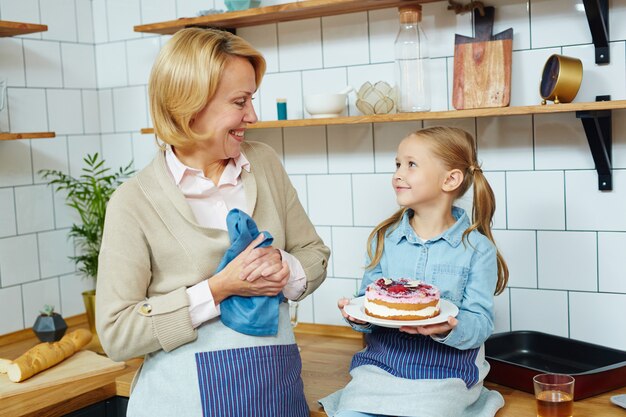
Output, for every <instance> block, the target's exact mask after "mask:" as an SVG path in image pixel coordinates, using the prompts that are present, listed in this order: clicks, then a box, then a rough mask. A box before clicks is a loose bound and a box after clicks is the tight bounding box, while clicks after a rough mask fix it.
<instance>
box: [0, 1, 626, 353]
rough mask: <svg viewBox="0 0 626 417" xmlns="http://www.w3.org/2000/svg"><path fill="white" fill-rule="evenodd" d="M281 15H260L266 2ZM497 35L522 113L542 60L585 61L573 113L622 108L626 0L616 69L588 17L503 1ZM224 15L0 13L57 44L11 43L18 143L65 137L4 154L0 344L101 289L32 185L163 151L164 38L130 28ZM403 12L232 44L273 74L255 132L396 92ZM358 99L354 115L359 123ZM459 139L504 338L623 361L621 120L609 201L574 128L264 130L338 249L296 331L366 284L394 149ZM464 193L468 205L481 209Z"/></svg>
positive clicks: (9, 9) (84, 9)
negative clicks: (489, 199)
mask: <svg viewBox="0 0 626 417" xmlns="http://www.w3.org/2000/svg"><path fill="white" fill-rule="evenodd" d="M286 2H287V0H263V4H264V5H270V4H279V3H286ZM493 5H494V6H495V7H496V22H495V25H494V33H497V32H500V31H503V30H506V29H508V28H509V27H512V28H513V30H514V42H513V49H514V52H513V67H512V91H511V105H533V104H538V103H539V102H540V97H539V94H538V83H539V79H540V76H541V70H542V68H543V64H544V62H545V60H546V59H547V57H548V56H549V55H551V54H554V53H562V54H565V55H571V56H575V57H578V58H579V59H581V60H582V62H583V65H584V69H585V72H584V78H583V83H582V86H581V89H580V92H579V94H578V96H577V98H576V101H593V100H595V97H596V96H597V95H606V94H610V95H611V97H612V99H615V100H623V99H626V26H624V25H622V24H621V22H622V21H624V19H626V0H613V1H611V2H610V42H611V43H610V53H611V63H610V64H608V65H596V64H595V61H594V51H593V47H592V45H591V36H590V32H589V28H588V25H587V21H586V18H585V15H584V12H582V11H581V6H582V2H581V1H580V0H577V1H575V2H573V1H569V0H550V1H548V0H530V1H527V0H496V1H495V2H494V3H493ZM446 8H447V3H446V2H444V1H439V2H433V3H427V4H424V5H423V27H424V30H425V32H426V33H427V36H428V41H429V47H430V55H431V57H433V58H435V59H433V62H432V67H431V70H432V74H431V79H430V84H431V87H432V93H433V94H432V108H433V110H451V109H452V106H451V94H452V89H451V85H452V79H453V54H454V35H455V34H456V33H458V34H461V35H467V36H469V35H472V18H471V15H470V14H463V15H455V14H454V13H452V12H450V11H448V10H446ZM201 9H205V10H206V9H221V10H225V9H226V7H225V5H224V2H223V0H159V1H149V0H21V1H14V0H0V19H3V20H16V21H24V22H32V23H44V24H47V25H48V26H49V30H48V32H43V33H35V34H30V35H24V36H18V37H13V38H3V39H0V77H6V78H7V81H8V86H9V88H8V111H4V112H3V113H1V114H0V126H7V125H8V127H9V128H10V129H11V130H12V131H48V130H54V131H56V133H57V137H56V138H54V139H36V140H19V141H2V142H0V316H1V317H2V320H0V334H5V333H9V332H13V331H16V330H21V329H23V328H26V327H30V326H32V322H33V321H34V317H35V315H36V314H37V312H38V310H39V309H40V308H41V307H42V306H43V304H44V303H52V304H55V305H56V307H57V309H58V310H59V311H60V312H61V313H63V314H64V315H66V316H67V315H74V314H79V313H81V312H82V311H83V306H82V300H81V299H80V292H82V291H83V290H85V289H90V288H92V287H93V282H91V281H90V280H85V279H83V278H82V277H81V276H80V274H78V273H77V272H76V271H75V267H74V265H73V263H72V261H71V260H68V259H67V255H70V254H73V253H74V251H75V249H74V247H73V242H72V241H71V240H68V239H67V232H68V230H69V228H70V227H71V225H72V223H73V222H76V221H78V219H77V218H76V215H75V214H74V213H73V212H72V210H71V209H69V208H68V207H66V206H65V204H64V199H63V194H62V193H54V191H53V189H52V188H51V187H49V186H47V185H45V183H44V181H43V180H42V179H41V178H40V176H39V174H38V173H37V172H38V171H39V170H40V169H58V170H61V171H63V172H69V173H71V174H72V175H79V174H80V170H81V167H82V166H83V158H84V156H85V155H86V154H87V153H94V152H100V153H102V154H103V155H104V156H105V158H106V159H107V165H108V166H112V167H118V166H120V165H125V164H127V163H128V162H129V161H131V160H133V161H134V167H135V168H136V169H140V168H142V167H144V166H146V165H147V164H148V163H149V162H150V160H151V159H152V157H153V155H154V154H155V152H156V146H155V143H154V136H153V135H142V134H140V133H139V129H140V128H142V127H149V126H151V125H152V122H151V120H150V116H149V109H148V102H147V82H148V76H149V72H150V69H151V66H152V61H153V60H154V57H155V56H156V54H157V53H158V50H159V49H160V47H161V46H162V45H163V44H164V43H165V42H166V41H167V40H168V39H169V36H158V35H151V34H145V33H138V32H134V31H133V26H134V25H139V24H147V23H154V22H157V21H161V20H168V19H175V18H178V17H188V16H194V15H196V13H197V12H198V11H199V10H201ZM397 27H398V20H397V11H396V10H395V9H386V10H376V11H370V12H359V13H353V14H348V15H343V16H329V17H324V18H314V19H307V20H302V21H295V22H284V23H277V24H265V25H261V26H252V27H247V28H242V29H239V30H238V33H239V34H240V35H241V36H242V37H244V38H246V39H248V40H249V41H250V42H251V43H252V44H253V45H254V46H255V47H257V48H258V49H259V50H261V52H262V53H263V54H264V55H265V57H266V59H267V64H268V66H267V73H266V76H265V78H264V80H263V83H262V85H261V86H260V88H259V92H258V94H257V95H256V97H255V98H256V100H255V101H254V102H253V103H254V107H255V110H256V111H257V113H258V116H259V118H260V119H261V120H276V118H277V113H276V99H277V98H286V99H287V109H288V118H290V119H297V118H303V117H309V115H308V113H307V112H306V111H305V108H304V102H303V97H304V95H306V94H314V93H320V92H334V91H338V90H340V89H342V88H343V87H345V86H346V85H351V86H353V87H354V88H355V89H357V90H358V88H359V87H360V86H361V85H362V84H363V83H364V82H366V81H370V82H372V83H375V82H376V81H387V82H389V83H391V84H393V68H394V67H393V42H394V39H395V36H396V31H397ZM355 97H356V95H355V94H354V93H350V94H349V99H348V106H347V109H346V114H348V115H358V114H360V113H359V111H358V110H357V108H356V106H355ZM437 124H444V125H448V126H458V127H462V128H464V129H466V130H468V131H469V132H470V133H471V134H472V135H474V136H475V137H476V140H477V146H478V157H479V161H480V162H481V163H482V167H483V169H484V171H485V173H486V176H487V178H488V179H489V181H490V182H491V185H492V187H493V189H494V193H495V195H496V200H497V209H496V214H495V218H494V223H493V227H494V236H495V239H496V241H497V242H498V244H499V246H500V249H501V252H502V254H503V255H504V256H505V258H506V259H507V261H508V263H509V267H510V270H511V279H510V282H509V288H507V289H506V291H505V292H504V293H503V294H502V295H500V296H498V297H496V301H495V311H496V321H495V329H496V331H498V332H501V331H509V330H538V331H545V332H548V333H553V334H556V335H560V336H567V337H573V338H577V339H580V340H586V341H589V342H592V343H600V344H605V345H607V346H612V347H615V348H619V349H626V335H616V333H615V332H614V328H613V326H612V325H611V324H610V322H607V321H606V320H605V318H606V317H607V315H608V316H614V317H621V316H623V315H624V314H626V310H625V307H624V306H625V305H626V277H625V276H624V273H623V271H624V269H625V268H626V263H625V262H626V261H624V256H623V251H624V248H625V247H626V216H624V208H625V207H626V110H619V111H614V112H613V126H612V127H613V160H612V165H613V168H614V174H613V191H611V192H600V191H598V178H597V174H596V172H595V170H594V163H593V159H592V158H591V155H590V152H589V147H588V144H587V140H586V137H585V134H584V131H583V128H582V125H581V123H580V122H579V121H578V120H577V119H576V117H575V115H574V114H572V113H564V114H552V115H541V116H514V117H499V118H479V119H458V120H448V121H444V122H443V123H441V122H437V121H428V122H424V123H422V122H419V121H415V122H402V123H382V124H373V125H355V126H345V125H343V126H328V127H307V128H286V129H266V130H252V131H250V132H249V133H248V136H247V137H248V139H252V140H259V141H262V142H265V143H267V144H269V145H270V146H271V147H272V148H274V149H275V150H276V152H277V154H278V156H279V157H280V158H281V160H282V161H283V163H284V165H285V167H286V169H287V172H288V173H289V175H290V178H291V179H292V182H293V184H294V187H295V189H296V191H297V193H298V195H299V196H300V199H301V201H302V204H303V206H304V208H305V210H306V211H307V213H308V214H309V216H310V218H311V220H312V222H313V224H314V225H315V226H316V229H317V231H318V233H319V234H320V236H321V237H322V238H323V239H324V241H325V242H326V243H327V244H328V245H329V246H330V247H331V249H332V250H333V253H332V255H331V259H330V263H329V268H328V278H327V280H326V282H325V283H324V284H323V285H322V286H321V288H320V289H319V290H318V291H316V292H315V293H314V294H313V296H311V297H309V298H307V299H306V300H304V301H303V302H301V303H300V312H299V313H300V321H301V322H315V323H323V324H339V325H342V324H344V323H343V320H342V319H341V316H340V315H339V313H338V311H337V310H336V300H337V298H339V297H341V296H351V295H352V294H353V293H354V292H355V290H356V289H357V288H358V285H359V283H360V277H361V276H362V273H363V261H364V257H365V242H366V239H367V236H368V234H369V232H370V231H371V228H372V227H373V226H374V225H375V224H377V223H378V222H379V221H381V220H383V219H384V218H385V217H386V216H388V215H389V214H390V213H392V212H393V211H394V210H395V209H396V203H395V199H394V198H393V193H392V190H391V187H390V185H389V184H390V180H391V175H392V173H393V171H394V166H395V163H394V157H395V150H396V147H397V145H398V143H399V141H400V140H401V139H402V138H403V137H404V136H406V135H407V134H409V133H410V132H412V131H415V130H417V129H419V128H421V127H422V126H424V127H428V126H433V125H437ZM468 194H469V195H467V196H466V197H464V198H463V199H461V200H460V202H459V204H460V205H462V206H463V207H465V208H470V207H471V202H472V196H471V190H470V191H469V192H468Z"/></svg>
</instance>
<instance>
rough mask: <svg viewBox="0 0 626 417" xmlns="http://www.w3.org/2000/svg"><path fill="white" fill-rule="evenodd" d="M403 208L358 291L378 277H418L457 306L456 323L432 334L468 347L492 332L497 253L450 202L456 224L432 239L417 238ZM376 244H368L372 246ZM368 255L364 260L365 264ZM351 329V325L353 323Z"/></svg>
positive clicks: (481, 341)
mask: <svg viewBox="0 0 626 417" xmlns="http://www.w3.org/2000/svg"><path fill="white" fill-rule="evenodd" d="M412 214H413V212H412V211H411V210H407V212H406V213H405V214H404V216H403V217H402V219H401V220H400V224H399V225H398V227H397V228H396V229H394V230H392V231H391V232H389V231H388V232H387V235H386V236H385V240H384V242H385V243H384V244H385V247H384V250H383V255H382V258H381V260H380V262H379V263H378V264H377V265H376V266H375V267H374V268H373V269H371V270H366V271H365V273H364V274H363V280H362V282H361V288H360V290H359V296H361V295H364V294H365V288H366V287H367V286H368V285H369V284H371V283H372V282H374V281H375V280H377V279H378V278H381V277H385V278H396V279H397V278H410V279H419V280H421V281H424V282H426V283H428V284H432V285H435V286H437V288H439V290H440V291H441V298H443V299H446V300H448V301H451V302H452V303H454V304H455V305H456V306H457V307H458V308H459V314H458V316H457V317H456V318H457V319H458V324H457V326H456V327H455V328H454V329H453V330H452V331H451V332H450V333H449V334H448V335H447V336H446V337H445V338H437V337H433V339H434V340H437V341H439V342H441V343H444V344H446V345H448V346H452V347H455V348H457V349H472V348H476V347H479V346H481V345H482V343H483V342H484V341H485V340H486V339H487V338H488V337H489V336H490V335H491V333H492V332H493V321H494V314H493V302H494V291H495V288H496V283H497V279H498V276H497V258H496V248H495V246H494V244H493V243H492V242H491V241H490V240H489V239H488V238H487V237H485V236H484V235H483V234H481V233H479V232H478V231H476V230H473V231H472V232H471V233H469V235H468V236H467V238H466V239H465V240H463V241H462V236H463V232H464V231H465V230H467V229H468V228H469V227H470V221H469V219H468V217H467V215H466V214H465V210H463V209H461V208H458V207H453V208H452V215H453V216H454V218H455V219H456V223H455V224H454V225H453V226H452V227H450V228H449V229H448V230H446V231H445V232H443V233H441V234H440V235H439V236H436V237H434V238H432V239H428V240H426V241H422V240H421V239H420V238H418V237H417V235H416V234H415V231H414V230H413V228H412V227H411V225H410V223H409V219H410V216H411V215H412ZM375 245H376V243H375V242H373V243H372V246H373V247H372V250H373V251H374V250H375ZM369 261H370V259H369V257H368V258H367V263H368V264H369ZM355 328H356V327H355Z"/></svg>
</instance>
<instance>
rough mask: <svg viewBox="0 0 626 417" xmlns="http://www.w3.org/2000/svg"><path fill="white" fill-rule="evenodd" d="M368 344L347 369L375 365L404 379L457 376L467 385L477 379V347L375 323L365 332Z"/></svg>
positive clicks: (468, 386) (472, 384)
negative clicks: (454, 344)
mask: <svg viewBox="0 0 626 417" xmlns="http://www.w3.org/2000/svg"><path fill="white" fill-rule="evenodd" d="M365 340H366V342H367V347H366V348H365V349H364V350H362V351H360V352H358V353H357V354H356V355H354V357H353V358H352V363H351V365H350V370H352V369H354V368H356V367H358V366H361V365H374V366H377V367H379V368H381V369H383V370H385V371H386V372H389V373H390V374H391V375H394V376H397V377H400V378H406V379H447V378H460V379H462V380H463V381H464V382H465V386H466V387H467V388H468V389H469V388H471V387H472V386H474V385H475V384H476V383H477V382H478V367H477V366H476V357H477V356H478V352H479V348H476V349H468V350H459V349H456V348H453V347H450V346H446V345H444V344H443V343H438V342H435V341H434V340H433V339H432V338H430V337H429V336H423V335H410V334H407V333H403V332H400V331H398V330H396V329H387V328H381V327H377V328H376V329H375V330H374V332H372V333H370V334H367V335H366V336H365Z"/></svg>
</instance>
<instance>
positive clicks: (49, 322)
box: [33, 304, 67, 342]
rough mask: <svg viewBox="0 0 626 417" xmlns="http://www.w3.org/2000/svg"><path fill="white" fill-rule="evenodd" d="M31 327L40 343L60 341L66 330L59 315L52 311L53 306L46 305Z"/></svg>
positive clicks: (65, 325)
mask: <svg viewBox="0 0 626 417" xmlns="http://www.w3.org/2000/svg"><path fill="white" fill-rule="evenodd" d="M39 313H40V314H39V316H38V317H37V320H35V324H34V325H33V331H34V332H35V334H36V335H37V338H38V339H39V340H40V341H42V342H56V341H57V340H61V338H62V337H63V335H64V334H65V331H66V330H67V323H65V320H63V317H61V315H60V314H59V313H56V312H55V311H54V306H51V305H48V304H46V305H45V306H44V307H43V310H41V311H39Z"/></svg>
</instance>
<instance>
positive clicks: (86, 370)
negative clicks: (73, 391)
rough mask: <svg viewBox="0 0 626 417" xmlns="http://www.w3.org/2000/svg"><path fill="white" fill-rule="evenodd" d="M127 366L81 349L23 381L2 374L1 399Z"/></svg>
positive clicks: (0, 380) (0, 381)
mask: <svg viewBox="0 0 626 417" xmlns="http://www.w3.org/2000/svg"><path fill="white" fill-rule="evenodd" d="M125 366H126V365H125V364H124V362H113V361H112V360H111V359H109V358H108V357H106V356H100V355H98V354H97V353H95V352H92V351H89V350H81V351H80V352H77V353H75V354H74V355H72V356H71V357H69V358H68V359H66V360H64V361H63V362H61V363H59V364H57V365H55V366H53V367H52V368H49V369H46V370H45V371H43V372H41V373H39V374H37V375H35V376H33V377H31V378H29V379H27V380H26V381H23V382H12V381H10V380H9V377H8V375H7V374H0V399H3V398H7V397H12V396H14V395H18V394H23V393H26V392H31V391H34V390H37V389H41V388H48V387H52V386H54V385H59V384H63V383H66V382H73V381H77V380H80V379H84V378H88V377H91V376H94V375H99V374H104V373H107V372H112V371H117V370H120V369H124V367H125Z"/></svg>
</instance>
